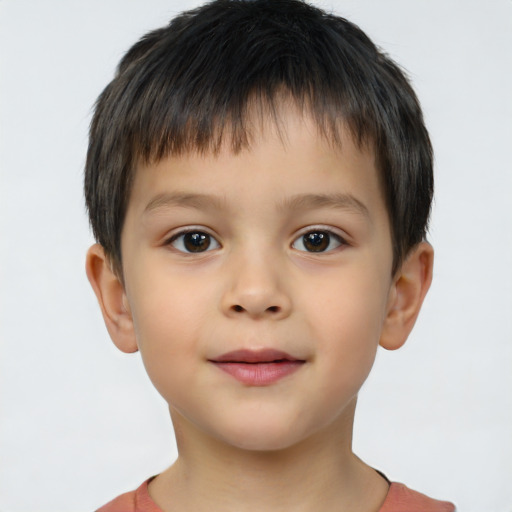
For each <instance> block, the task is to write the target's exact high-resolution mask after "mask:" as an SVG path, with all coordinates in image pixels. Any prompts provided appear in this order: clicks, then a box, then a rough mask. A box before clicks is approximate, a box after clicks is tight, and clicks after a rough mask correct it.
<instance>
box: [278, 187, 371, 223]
mask: <svg viewBox="0 0 512 512" xmlns="http://www.w3.org/2000/svg"><path fill="white" fill-rule="evenodd" d="M281 208H282V209H283V210H288V209H289V210H315V209H318V208H336V209H342V210H349V211H353V212H355V213H358V214H360V215H363V216H365V217H367V218H368V219H369V218H370V212H369V210H368V208H367V207H366V205H365V204H364V203H363V202H362V201H360V200H359V199H357V197H355V196H353V195H352V194H344V193H342V194H299V195H296V196H293V197H291V198H287V199H286V200H285V201H283V204H282V205H281Z"/></svg>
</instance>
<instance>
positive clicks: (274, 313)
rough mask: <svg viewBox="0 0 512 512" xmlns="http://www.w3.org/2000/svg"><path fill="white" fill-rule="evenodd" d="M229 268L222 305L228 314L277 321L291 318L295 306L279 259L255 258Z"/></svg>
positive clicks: (243, 260)
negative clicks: (228, 277)
mask: <svg viewBox="0 0 512 512" xmlns="http://www.w3.org/2000/svg"><path fill="white" fill-rule="evenodd" d="M228 265H229V269H228V273H229V275H230V279H229V280H228V282H227V286H226V289H225V291H224V294H223V297H222V305H221V307H222V310H223V312H224V314H226V315H228V316H231V317H240V316H243V315H245V316H247V317H250V318H254V319H259V318H268V319H273V320H281V319H284V318H286V317H288V316H289V315H290V312H291V309H292V302H291V298H290V294H289V292H288V288H287V286H286V283H285V276H284V273H283V269H282V268H281V266H280V265H279V264H278V259H273V260H272V259H271V258H268V257H267V258H264V257H262V256H260V255H252V256H246V257H240V258H239V259H238V261H231V262H230V263H229V264H228Z"/></svg>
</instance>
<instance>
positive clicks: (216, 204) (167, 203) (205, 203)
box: [144, 192, 225, 213]
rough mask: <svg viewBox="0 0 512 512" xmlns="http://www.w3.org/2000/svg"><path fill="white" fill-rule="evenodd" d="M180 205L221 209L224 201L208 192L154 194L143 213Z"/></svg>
mask: <svg viewBox="0 0 512 512" xmlns="http://www.w3.org/2000/svg"><path fill="white" fill-rule="evenodd" d="M173 206H181V207H184V208H196V209H221V208H224V207H225V204H224V201H223V200H222V199H221V198H219V197H216V196H211V195H208V194H195V193H187V192H175V193H169V192H167V193H163V194H158V195H157V196H155V197H154V198H153V199H151V201H149V203H148V204H147V205H146V208H144V213H151V212H153V211H155V210H159V209H161V208H169V207H173Z"/></svg>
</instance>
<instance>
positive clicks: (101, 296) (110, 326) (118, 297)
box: [85, 244, 138, 353]
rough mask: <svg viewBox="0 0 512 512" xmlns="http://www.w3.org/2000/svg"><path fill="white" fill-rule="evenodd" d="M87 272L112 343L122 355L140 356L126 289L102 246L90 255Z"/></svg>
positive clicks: (92, 248) (89, 251) (95, 247)
mask: <svg viewBox="0 0 512 512" xmlns="http://www.w3.org/2000/svg"><path fill="white" fill-rule="evenodd" d="M85 270H86V273H87V277H88V279H89V282H90V283H91V286H92V289H93V290H94V293H95V294H96V298H97V299H98V302H99V305H100V308H101V312H102V314H103V319H104V320H105V325H106V326H107V330H108V333H109V334H110V337H111V338H112V341H113V342H114V344H115V345H116V347H117V348H118V349H119V350H121V351H123V352H127V353H129V352H137V350H138V348H137V341H136V338H135V330H134V327H133V319H132V315H131V312H130V308H129V305H128V300H127V297H126V294H125V291H124V286H123V284H122V282H121V280H120V279H119V277H118V275H117V273H116V272H115V271H114V269H113V268H112V266H111V262H110V259H109V258H108V257H107V256H106V255H105V251H104V249H103V247H102V246H101V245H100V244H94V245H93V246H92V247H91V248H90V249H89V250H88V251H87V258H86V263H85Z"/></svg>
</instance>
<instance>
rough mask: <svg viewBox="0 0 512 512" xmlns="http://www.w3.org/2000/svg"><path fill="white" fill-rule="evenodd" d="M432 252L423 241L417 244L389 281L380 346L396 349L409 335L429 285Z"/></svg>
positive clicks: (430, 247) (430, 280)
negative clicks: (390, 282)
mask: <svg viewBox="0 0 512 512" xmlns="http://www.w3.org/2000/svg"><path fill="white" fill-rule="evenodd" d="M433 264H434V250H433V249H432V246H431V245H430V244H429V243H427V242H421V243H420V244H418V245H417V246H416V247H415V248H414V249H413V250H412V251H411V253H410V254H409V255H408V257H407V259H406V260H405V261H404V263H403V264H402V267H401V268H400V269H399V270H398V272H397V273H396V275H395V277H394V278H393V284H392V285H391V290H390V293H389V301H388V309H387V315H386V319H385V321H384V326H383V329H382V334H381V338H380V345H381V346H382V347H384V348H385V349H387V350H396V349H397V348H400V347H401V346H402V345H403V344H404V343H405V341H406V340H407V337H408V336H409V334H410V332H411V331H412V328H413V327H414V324H415V322H416V318H417V317H418V314H419V312H420V309H421V305H422V304H423V299H424V298H425V295H426V294H427V292H428V289H429V288H430V283H431V282H432V269H433Z"/></svg>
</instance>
